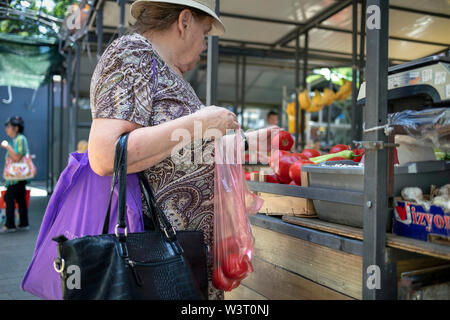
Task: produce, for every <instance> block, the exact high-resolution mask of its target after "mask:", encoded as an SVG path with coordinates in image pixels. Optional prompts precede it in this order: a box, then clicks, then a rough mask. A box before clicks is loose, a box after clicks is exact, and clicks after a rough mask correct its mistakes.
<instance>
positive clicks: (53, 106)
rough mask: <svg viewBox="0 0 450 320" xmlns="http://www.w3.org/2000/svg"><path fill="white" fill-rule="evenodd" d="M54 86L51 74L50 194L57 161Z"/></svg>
mask: <svg viewBox="0 0 450 320" xmlns="http://www.w3.org/2000/svg"><path fill="white" fill-rule="evenodd" d="M54 88H55V83H54V81H53V75H51V78H50V119H49V121H50V144H49V149H50V157H49V163H50V172H49V174H50V176H49V178H50V190H49V189H48V188H47V192H48V193H49V194H52V193H53V177H54V175H53V174H54V172H55V162H54V161H53V160H54V159H53V154H54V142H55V132H54V128H53V127H54V125H55V121H54V116H55V94H54Z"/></svg>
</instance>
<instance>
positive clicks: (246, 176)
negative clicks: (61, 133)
mask: <svg viewBox="0 0 450 320" xmlns="http://www.w3.org/2000/svg"><path fill="white" fill-rule="evenodd" d="M244 175H245V180H250V175H251V173H250V172H246V173H244Z"/></svg>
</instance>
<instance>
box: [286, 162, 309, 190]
mask: <svg viewBox="0 0 450 320" xmlns="http://www.w3.org/2000/svg"><path fill="white" fill-rule="evenodd" d="M305 164H314V162H312V161H309V160H298V161H296V162H294V163H293V164H292V165H291V166H290V168H289V177H290V178H291V180H292V181H294V182H295V183H296V184H297V185H299V186H301V185H302V179H301V176H302V166H303V165H305Z"/></svg>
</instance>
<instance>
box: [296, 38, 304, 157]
mask: <svg viewBox="0 0 450 320" xmlns="http://www.w3.org/2000/svg"><path fill="white" fill-rule="evenodd" d="M299 88H300V33H299V31H298V30H297V35H296V37H295V140H294V141H295V150H296V151H298V136H299V132H298V127H299V124H300V113H299V112H298V111H299V110H300V104H299V103H298V95H299ZM303 89H305V88H303ZM302 127H303V123H302Z"/></svg>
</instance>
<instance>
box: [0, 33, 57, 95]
mask: <svg viewBox="0 0 450 320" xmlns="http://www.w3.org/2000/svg"><path fill="white" fill-rule="evenodd" d="M62 61H63V57H62V56H61V54H60V53H59V52H58V45H57V39H44V38H41V37H22V36H19V35H15V34H8V33H0V86H12V87H21V88H30V89H37V88H39V87H40V86H41V85H42V84H43V83H45V82H46V81H47V80H48V78H49V76H50V74H51V73H52V72H54V71H56V70H58V69H59V66H60V64H61V63H62Z"/></svg>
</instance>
